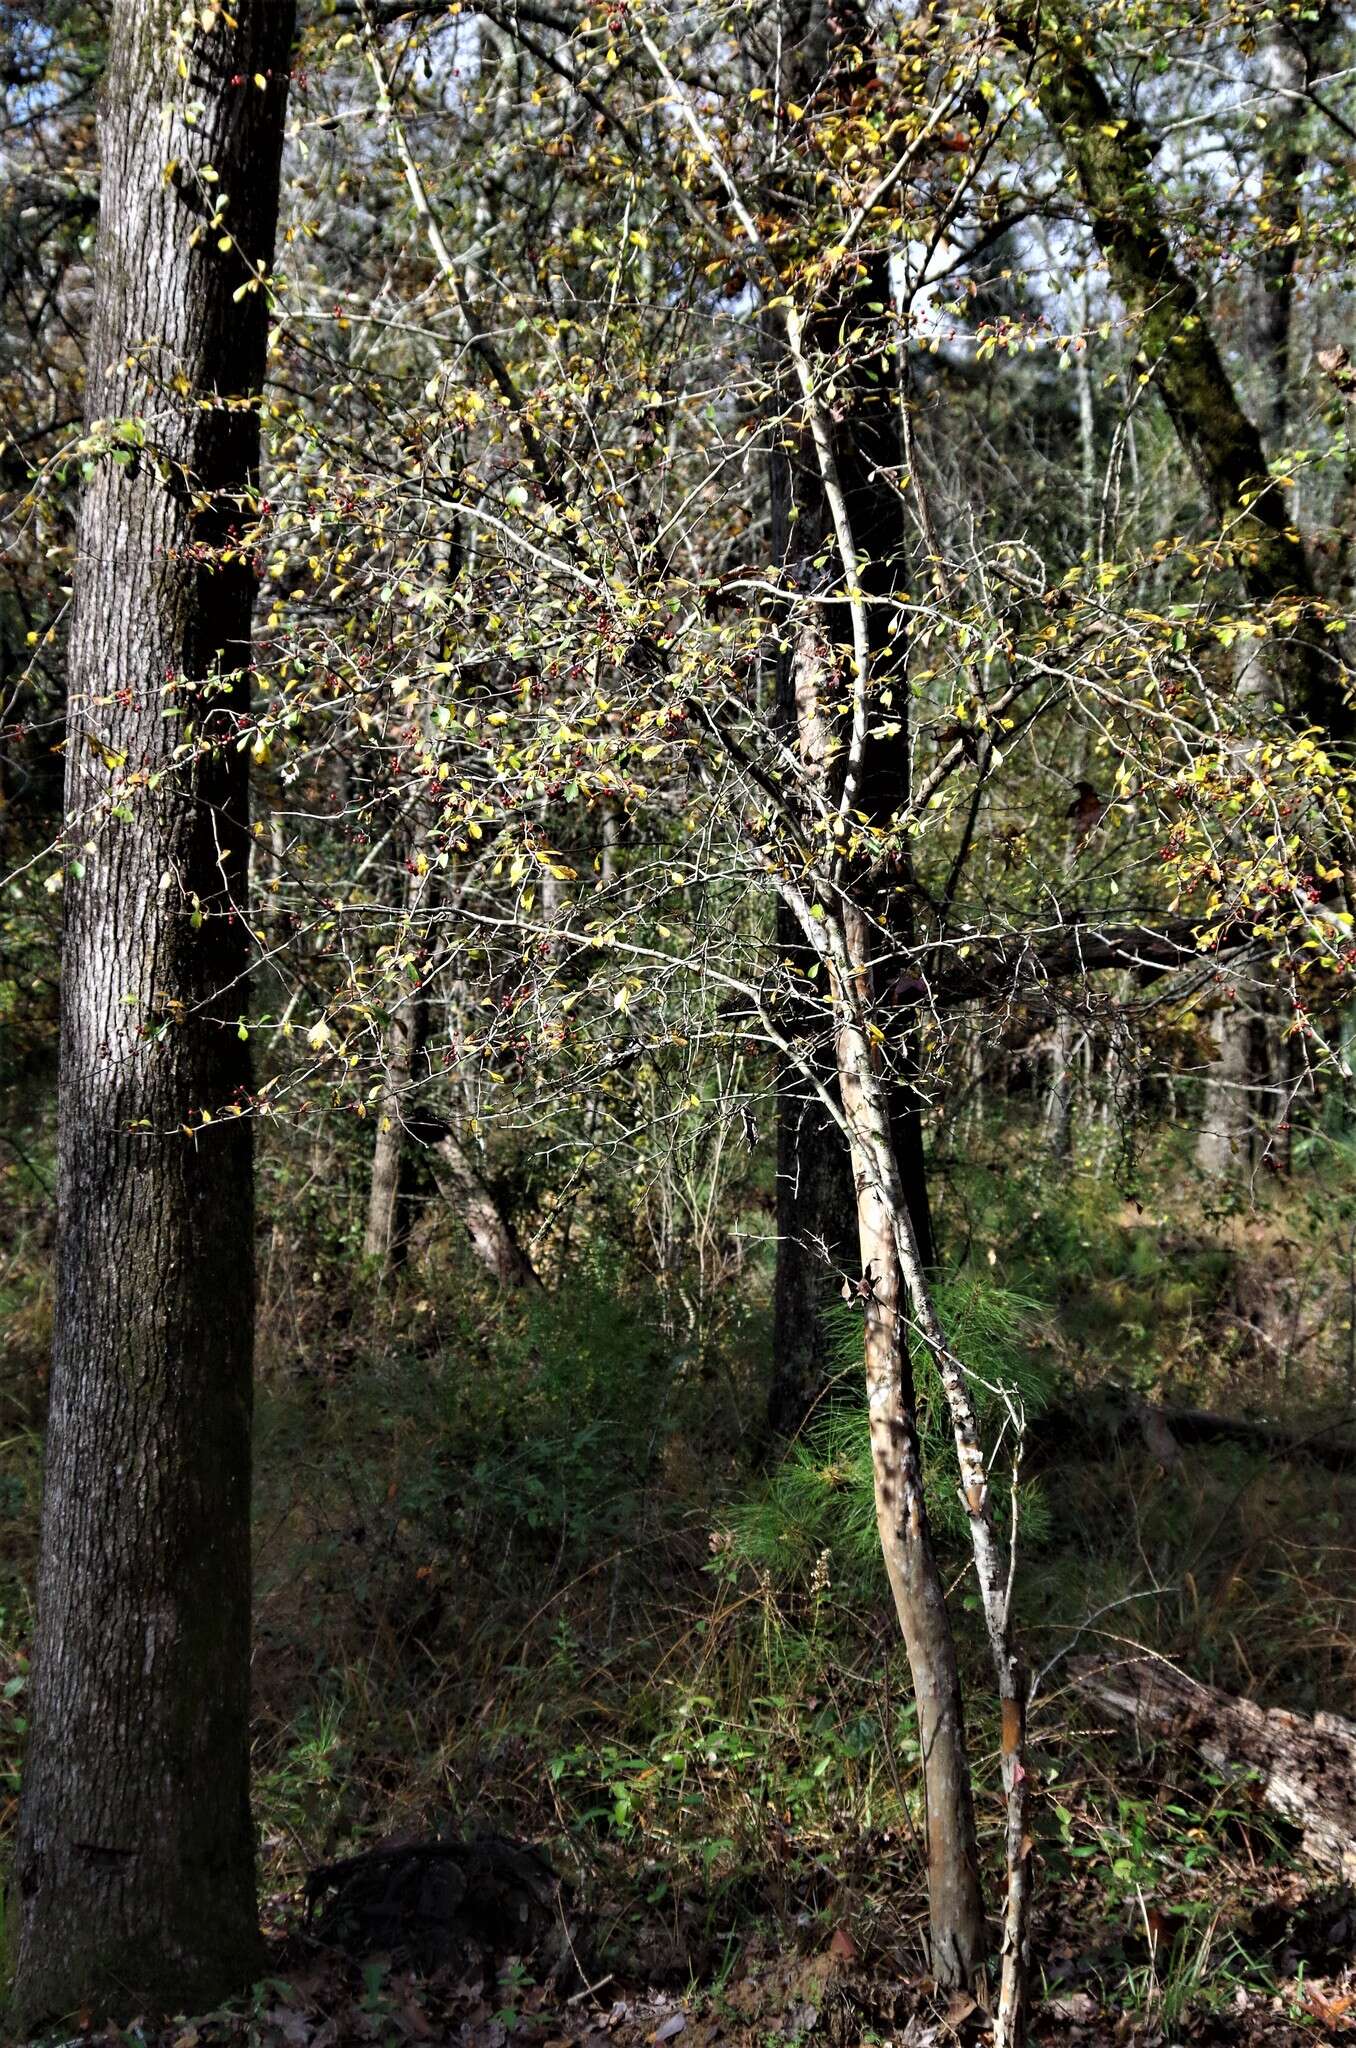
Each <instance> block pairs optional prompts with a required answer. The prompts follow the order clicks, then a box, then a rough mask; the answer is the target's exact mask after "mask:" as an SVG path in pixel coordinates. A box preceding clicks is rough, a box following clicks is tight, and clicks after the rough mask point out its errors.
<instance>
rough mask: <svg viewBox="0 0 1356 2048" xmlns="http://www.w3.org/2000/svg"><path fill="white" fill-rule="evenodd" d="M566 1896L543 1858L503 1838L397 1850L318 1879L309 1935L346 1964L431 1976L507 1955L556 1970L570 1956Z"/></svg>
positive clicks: (310, 1888)
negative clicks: (376, 1960) (405, 1967)
mask: <svg viewBox="0 0 1356 2048" xmlns="http://www.w3.org/2000/svg"><path fill="white" fill-rule="evenodd" d="M564 1892H565V1888H564V1886H563V1884H562V1882H561V1880H560V1879H559V1878H558V1877H557V1876H556V1874H555V1872H554V1871H553V1870H552V1869H551V1866H550V1865H549V1863H547V1862H546V1861H545V1859H544V1858H543V1857H541V1856H539V1855H538V1854H537V1853H536V1851H535V1850H534V1849H529V1848H525V1847H524V1846H523V1845H522V1844H521V1843H518V1842H509V1841H505V1840H504V1839H503V1838H502V1837H500V1836H497V1835H484V1836H481V1837H479V1838H478V1839H477V1840H475V1841H472V1842H439V1841H423V1842H407V1843H396V1844H391V1845H388V1846H384V1847H382V1848H378V1849H368V1850H365V1851H364V1852H363V1853H362V1854H361V1855H357V1856H346V1857H344V1858H342V1859H341V1860H340V1861H339V1862H337V1863H326V1864H323V1865H322V1866H321V1867H320V1869H318V1870H313V1871H312V1872H311V1875H310V1876H309V1877H308V1878H307V1880H306V1926H307V1928H308V1930H309V1931H310V1933H311V1934H313V1935H314V1936H315V1938H316V1939H317V1940H318V1941H323V1942H326V1943H328V1944H329V1945H330V1946H332V1947H334V1948H339V1949H342V1950H343V1951H344V1952H345V1954H347V1955H351V1956H356V1957H363V1956H370V1955H377V1954H380V1955H386V1956H390V1957H391V1959H392V1960H393V1961H396V1962H404V1963H409V1964H412V1965H413V1966H414V1967H415V1968H416V1969H419V1970H424V1971H431V1970H437V1969H442V1968H444V1967H446V1966H448V1965H455V1966H458V1967H461V1966H464V1965H465V1964H466V1963H467V1962H468V1961H469V1960H471V1959H472V1958H474V1959H476V1960H481V1961H486V1960H489V1959H493V1958H499V1957H503V1956H506V1955H517V1956H529V1955H530V1956H534V1957H536V1958H537V1959H538V1961H539V1962H544V1963H546V1964H548V1965H549V1966H550V1967H552V1968H554V1967H557V1966H558V1965H559V1964H560V1962H561V1961H562V1960H563V1959H564V1958H565V1956H566V1955H568V1953H569V1940H568V1937H567V1935H566V1932H565V1919H564Z"/></svg>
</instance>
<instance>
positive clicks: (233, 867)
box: [11, 0, 292, 2031]
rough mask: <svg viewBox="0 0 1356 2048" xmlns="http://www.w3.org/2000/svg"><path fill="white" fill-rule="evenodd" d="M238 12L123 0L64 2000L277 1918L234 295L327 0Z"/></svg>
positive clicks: (57, 1726) (64, 1674)
mask: <svg viewBox="0 0 1356 2048" xmlns="http://www.w3.org/2000/svg"><path fill="white" fill-rule="evenodd" d="M235 16H236V22H237V25H236V26H235V27H231V26H229V25H228V20H227V17H226V15H225V14H224V13H222V14H218V16H217V17H216V21H215V26H214V29H213V32H212V33H210V34H208V33H203V32H201V30H200V28H199V27H198V26H197V23H196V18H195V17H187V18H186V19H192V20H193V22H194V25H193V26H192V28H191V29H190V28H185V27H184V25H183V22H182V21H181V9H180V6H179V4H178V0H120V4H119V5H117V6H116V7H115V9H114V11H113V21H112V35H111V44H110V50H109V61H108V70H107V74H106V79H105V87H104V100H103V108H102V114H101V122H100V134H101V142H102V151H103V187H102V199H101V207H100V227H99V244H98V257H97V272H96V286H95V300H94V318H93V334H92V338H91V344H90V379H89V389H88V400H87V404H88V417H89V421H90V423H91V429H92V431H93V432H96V433H101V434H102V433H104V430H103V429H101V428H100V427H99V425H98V423H99V422H120V421H122V422H125V421H128V420H130V419H135V420H136V421H137V422H139V427H138V429H137V430H136V431H128V430H126V429H124V430H123V431H122V432H121V433H119V430H118V429H117V427H116V426H115V427H113V428H112V429H111V431H109V432H108V433H107V434H106V435H105V439H106V440H107V441H108V442H109V443H110V444H111V446H110V452H105V453H102V454H98V455H96V456H95V458H94V471H93V475H92V478H91V479H90V481H89V483H88V486H87V489H86V493H85V499H84V504H83V507H82V511H81V520H80V536H79V559H78V564H77V568H76V578H75V592H76V598H75V623H74V628H73V632H72V640H71V654H70V702H69V715H68V740H67V781H66V804H67V812H68V819H69V825H68V837H69V842H70V846H71V853H72V858H71V859H70V862H69V865H68V870H67V881H66V935H65V952H64V957H63V979H62V1006H61V1007H62V1035H61V1101H60V1225H59V1243H58V1274H57V1301H56V1330H55V1342H54V1353H53V1366H52V1385H51V1415H50V1421H49V1426H48V1441H47V1466H46V1495H45V1501H44V1509H43V1527H42V1551H41V1562H40V1570H39V1580H38V1630H37V1641H36V1647H35V1654H34V1678H33V1701H32V1722H33V1733H32V1739H31V1743H30V1748H29V1753H28V1758H27V1763H26V1767H25V1772H24V1786H23V1799H22V1805H21V1813H20V1828H19V1842H18V1849H17V1854H16V1858H15V1882H14V1886H13V1890H12V1894H11V1909H12V1914H13V1921H14V1927H15V1935H16V1937H17V1941H16V1947H17V1955H16V1958H15V1962H16V1969H15V1981H14V1989H13V1994H12V2008H11V2019H12V2021H13V2022H14V2023H15V2024H17V2025H18V2026H20V2027H21V2028H24V2029H25V2030H30V2031H31V2030H32V2029H33V2028H34V2027H35V2026H36V2025H37V2024H38V2023H39V2022H41V2021H44V2020H48V2019H54V2018H58V2017H60V2016H62V2015H65V2014H68V2013H70V2012H72V2011H73V2010H75V2009H76V2008H77V2007H80V2006H87V2007H89V2008H91V2009H92V2010H94V2011H95V2012H96V2013H101V2012H109V2011H112V2012H115V2013H117V2012H121V2013H123V2014H124V2015H126V2014H128V2013H132V2012H146V2011H152V2010H155V2009H162V2010H163V2009H166V2008H168V2009H170V2010H182V2009H183V2008H185V2007H187V2008H189V2009H201V2008H202V2007H203V2006H206V2005H209V2004H211V2003H212V2002H213V2001H214V2000H215V1999H217V1998H219V1997H220V1996H222V1995H223V1994H224V1993H227V1992H230V1991H235V1990H238V1989H239V1988H240V1987H241V1985H242V1983H244V1982H247V1981H248V1976H249V1972H250V1969H251V1967H252V1965H253V1963H254V1962H255V1959H256V1950H257V1943H258V1927H257V1919H256V1910H255V1893H254V1845H253V1836H252V1830H251V1824H250V1814H249V1797H248V1794H249V1778H248V1766H249V1724H248V1704H249V1701H248V1692H249V1655H250V1587H249V1570H250V1566H249V1429H250V1400H251V1391H250V1382H251V1368H252V1345H253V1244H252V1237H253V1208H252V1186H251V1139H250V1122H249V1117H248V1114H247V1112H248V1108H249V1086H250V1068H249V1058H248V1045H247V1043H246V1042H245V1041H244V1039H243V1038H242V1036H241V1030H240V1019H241V1015H242V1013H243V1011H244V1010H245V1008H246V985H245V979H246V974H247V971H248V966H249V944H250V942H249V938H248V933H247V930H246V923H245V911H246V903H245V888H246V878H247V865H248V815H247V803H248V791H247V781H246V777H247V761H248V755H247V754H246V753H244V752H241V751H239V750H238V749H237V745H236V740H237V725H238V721H239V720H240V719H241V716H242V714H243V713H244V712H245V711H246V709H247V706H248V702H249V677H248V662H249V639H250V614H251V608H252V604H253V598H254V590H255V583H254V575H253V571H252V569H251V567H250V566H249V563H248V561H247V560H242V559H241V557H240V555H239V554H236V555H235V557H234V559H233V560H230V561H227V560H226V559H225V558H224V554H223V550H224V549H227V548H228V543H229V539H230V536H231V530H232V528H234V527H235V526H237V525H238V524H244V523H246V522H247V521H248V519H249V517H250V513H251V506H252V502H253V492H254V487H255V480H256V472H257V465H258V454H259V426H258V418H257V413H256V410H255V408H254V406H253V405H251V404H250V403H249V402H248V401H249V400H250V398H251V397H252V396H253V395H254V394H256V393H257V392H258V390H259V389H260V386H261V384H262V380H263V375H264V361H265V349H266V340H267V304H266V298H265V295H264V293H263V292H262V291H259V290H254V291H248V290H247V291H246V292H245V293H244V294H243V296H242V297H241V298H240V299H239V300H237V299H236V298H235V296H234V294H235V293H236V291H237V289H238V287H240V286H241V285H242V284H245V283H246V282H247V280H248V279H249V278H250V277H251V275H253V274H255V273H256V272H257V271H258V270H259V269H260V268H263V269H267V267H268V265H269V264H270V262H271V260H272V252H273V241H274V232H275V226H276V217H277V204H278V173H279V160H280V154H281V147H282V134H283V117H284V109H285V104H286V93H287V74H288V64H289V52H290V45H291V39H292V8H291V6H290V4H289V0H235ZM176 37H178V38H180V40H179V41H178V42H176V40H175V39H176ZM181 54H182V58H183V61H184V65H185V67H186V70H187V74H188V82H187V83H186V82H185V81H184V80H183V79H181V77H180V74H179V71H178V59H179V57H180V55H181ZM256 73H258V74H259V75H260V77H261V78H262V79H263V81H264V83H263V86H262V88H260V87H259V86H257V85H256V84H255V83H254V82H253V80H254V76H255V74H256ZM232 80H241V81H243V82H242V83H232ZM190 93H191V95H192V97H193V99H195V100H196V101H197V102H198V105H199V110H200V111H199V116H198V119H197V121H196V123H195V124H193V125H192V126H190V125H189V124H188V123H187V122H186V121H185V120H184V118H183V114H182V107H183V103H184V101H185V98H186V97H187V95H188V94H190ZM167 109H168V110H169V111H168V118H167V115H166V110H167ZM171 161H172V162H173V165H174V168H173V169H172V170H171V171H170V173H169V175H168V176H167V175H166V165H167V163H170V162H171ZM207 167H211V168H212V169H213V170H214V171H215V173H216V176H215V179H207V178H205V177H204V176H203V172H204V171H205V169H206V168H207ZM223 197H229V200H230V207H229V224H230V234H231V236H232V241H231V245H230V247H228V248H226V249H222V248H221V247H219V242H220V240H221V237H222V234H223V232H224V229H223V228H222V227H220V226H219V227H217V228H216V229H215V230H214V229H212V228H211V226H210V222H211V216H212V214H213V211H214V209H215V208H216V207H217V206H218V205H219V203H220V201H221V199H222V198H223ZM242 400H243V401H245V402H243V403H240V402H239V401H242ZM141 435H144V446H140V447H138V446H137V442H138V439H139V438H140V436H141ZM112 448H118V449H120V451H121V455H122V457H123V458H124V459H123V460H118V459H115V456H114V454H113V452H112ZM170 712H176V713H177V714H178V715H177V716H174V717H171V716H168V715H167V714H168V713H170ZM119 811H121V812H122V814H123V815H121V816H120V815H119V814H118V813H119ZM129 813H130V816H129V815H127V814H129ZM209 1119H210V1121H209ZM190 1127H191V1135H190Z"/></svg>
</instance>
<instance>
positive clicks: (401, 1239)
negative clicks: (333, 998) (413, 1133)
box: [363, 827, 431, 1272]
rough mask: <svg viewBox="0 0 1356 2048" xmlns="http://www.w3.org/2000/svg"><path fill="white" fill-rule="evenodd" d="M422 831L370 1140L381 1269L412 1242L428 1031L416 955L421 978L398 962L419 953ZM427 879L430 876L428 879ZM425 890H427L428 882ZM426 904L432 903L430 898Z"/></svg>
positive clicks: (369, 1237)
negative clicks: (410, 1137)
mask: <svg viewBox="0 0 1356 2048" xmlns="http://www.w3.org/2000/svg"><path fill="white" fill-rule="evenodd" d="M424 837H425V835H424V833H423V832H422V831H421V830H420V829H418V827H416V829H415V830H414V831H413V832H412V833H411V834H410V835H409V840H408V845H409V849H410V850H409V854H408V856H407V863H408V865H407V870H406V877H405V889H404V897H405V914H404V918H403V919H402V922H401V929H400V933H399V936H398V937H397V939H396V943H395V945H394V947H393V949H392V950H393V954H394V955H395V958H393V960H392V962H391V969H390V971H391V973H392V975H394V976H397V977H398V978H399V989H398V992H397V993H396V995H395V996H394V997H393V999H392V1002H391V1013H390V1020H389V1022H388V1024H387V1027H386V1072H385V1074H384V1076H383V1077H382V1091H381V1094H380V1096H379V1097H378V1099H377V1129H376V1136H375V1138H374V1140H373V1144H372V1173H371V1178H370V1180H369V1182H368V1193H367V1224H366V1228H365V1230H364V1233H363V1252H364V1254H365V1256H366V1257H367V1258H369V1259H376V1260H377V1261H379V1263H380V1265H381V1267H382V1269H383V1270H384V1271H388V1272H390V1271H394V1270H395V1269H396V1268H397V1267H399V1266H401V1265H403V1264H404V1261H405V1253H406V1249H407V1247H408V1244H409V1233H410V1220H411V1218H410V1210H411V1206H412V1199H411V1198H412V1190H411V1185H410V1183H411V1165H412V1161H411V1157H410V1148H409V1145H408V1143H407V1142H406V1125H407V1122H408V1119H409V1116H410V1091H411V1084H412V1083H413V1081H414V1078H415V1069H416V1064H417V1063H419V1062H420V1059H421V1054H422V1053H423V1049H424V1042H425V1039H426V1038H427V1035H428V994H427V989H426V987H425V986H424V978H423V969H422V967H420V966H419V965H418V964H417V961H415V962H411V963H410V967H413V970H414V972H415V973H416V974H417V975H418V979H417V980H415V981H411V979H410V967H406V966H402V965H401V964H400V960H401V958H402V957H403V956H405V955H407V954H409V953H411V952H414V953H416V954H417V951H418V946H417V941H416V936H415V929H414V924H413V918H412V913H413V912H414V911H415V909H416V908H417V907H418V903H419V895H420V889H421V882H420V877H419V875H418V873H417V870H416V865H415V863H416V859H417V856H418V853H419V851H420V849H421V847H422V845H423V840H424ZM427 880H428V878H427V877H426V878H425V884H427ZM425 893H426V894H428V893H429V892H428V890H427V887H426V889H425ZM425 907H426V908H429V907H431V905H430V904H428V903H426V905H425Z"/></svg>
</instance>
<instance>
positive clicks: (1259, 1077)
mask: <svg viewBox="0 0 1356 2048" xmlns="http://www.w3.org/2000/svg"><path fill="white" fill-rule="evenodd" d="M1297 29H1298V24H1295V23H1286V24H1285V25H1284V26H1282V25H1280V24H1273V25H1272V26H1271V27H1270V28H1267V29H1265V30H1264V31H1263V33H1262V35H1261V37H1260V38H1259V43H1258V61H1259V66H1260V70H1261V83H1262V88H1263V89H1262V95H1261V100H1262V110H1263V111H1262V114H1261V116H1260V117H1259V118H1262V119H1263V120H1264V122H1265V126H1264V129H1263V133H1262V138H1261V156H1262V198H1261V207H1260V209H1259V210H1260V211H1261V212H1262V213H1263V214H1265V215H1266V217H1267V218H1268V219H1269V220H1270V222H1271V229H1270V235H1269V239H1268V240H1267V242H1266V243H1265V244H1264V246H1263V247H1262V248H1260V249H1259V250H1258V252H1257V254H1256V256H1255V258H1254V260H1253V263H1252V266H1251V272H1250V274H1249V275H1248V276H1247V277H1246V278H1245V279H1244V285H1243V339H1244V344H1245V353H1246V355H1247V358H1248V360H1249V362H1250V363H1251V365H1252V367H1253V381H1254V387H1255V392H1256V397H1255V401H1254V405H1253V410H1254V413H1255V416H1256V419H1257V425H1258V429H1259V432H1260V434H1261V437H1262V442H1263V445H1264V447H1265V448H1266V449H1267V450H1268V451H1269V452H1270V453H1272V454H1276V453H1278V452H1279V450H1280V449H1281V448H1282V447H1283V446H1284V443H1285V436H1286V432H1287V426H1288V421H1289V413H1290V404H1289V400H1290V374H1291V373H1290V335H1291V327H1292V324H1293V323H1292V319H1291V314H1292V310H1293V307H1294V297H1295V260H1296V254H1297V250H1298V237H1299V229H1300V225H1301V185H1302V180H1303V176H1304V170H1305V165H1306V163H1307V160H1308V155H1307V151H1306V150H1305V148H1304V144H1303V127H1304V120H1305V116H1306V114H1307V112H1308V103H1307V101H1306V99H1305V96H1304V86H1305V82H1306V77H1307V72H1308V63H1307V59H1306V55H1305V43H1304V41H1302V40H1301V37H1300V35H1299V34H1298V33H1297ZM1315 33H1321V30H1320V31H1312V30H1311V36H1312V35H1313V34H1315ZM1276 687H1277V686H1276V681H1275V679H1274V677H1273V676H1272V674H1271V670H1270V665H1269V663H1268V661H1267V659H1266V643H1265V642H1263V643H1262V644H1261V646H1259V645H1258V643H1257V642H1255V641H1252V640H1243V641H1240V642H1238V643H1237V645H1236V648H1235V661H1234V689H1235V692H1236V694H1237V696H1238V697H1239V699H1240V701H1247V700H1251V701H1252V702H1254V703H1256V704H1259V705H1264V704H1265V703H1267V702H1268V701H1269V700H1270V699H1271V698H1273V697H1274V696H1275V695H1276ZM1257 994H1258V1001H1259V1003H1260V1007H1261V1009H1262V1012H1263V1015H1262V1017H1261V1018H1260V1019H1259V1018H1258V1017H1257V1016H1255V1015H1254V1014H1253V1011H1252V1009H1251V1008H1249V1007H1248V1006H1245V1005H1244V1004H1242V1003H1239V1002H1234V1003H1233V1004H1230V1005H1228V1006H1226V1007H1224V1008H1222V1009H1220V1010H1219V1011H1218V1012H1217V1014H1216V1015H1215V1017H1214V1018H1213V1019H1212V1035H1213V1038H1214V1041H1215V1046H1216V1057H1215V1060H1214V1063H1213V1065H1212V1067H1211V1070H1210V1073H1209V1074H1208V1076H1207V1078H1206V1085H1205V1102H1204V1107H1203V1112H1202V1118H1201V1132H1200V1137H1199V1139H1198V1141H1197V1145H1196V1163H1197V1165H1198V1166H1199V1167H1200V1168H1201V1169H1202V1171H1203V1172H1205V1173H1207V1174H1209V1175H1210V1176H1211V1177H1212V1178H1216V1179H1217V1178H1219V1177H1220V1176H1221V1175H1223V1174H1227V1173H1228V1172H1230V1171H1231V1170H1237V1168H1238V1167H1240V1166H1244V1167H1246V1166H1248V1165H1250V1164H1254V1163H1255V1162H1256V1160H1257V1158H1258V1156H1259V1152H1260V1150H1261V1149H1262V1147H1263V1146H1264V1145H1265V1146H1266V1149H1267V1150H1268V1152H1269V1153H1270V1155H1271V1157H1272V1159H1273V1162H1277V1163H1280V1162H1284V1163H1286V1164H1288V1162H1289V1157H1290V1147H1289V1144H1288V1132H1283V1131H1279V1130H1278V1129H1277V1126H1278V1125H1279V1124H1281V1123H1283V1122H1286V1121H1288V1103H1287V1090H1286V1086H1285V1069H1286V1060H1285V1056H1284V1045H1283V1043H1282V1041H1281V1038H1280V1031H1279V1028H1278V1027H1279V1013H1280V1011H1281V1008H1282V1005H1283V1001H1284V998H1283V992H1282V990H1281V988H1280V987H1279V986H1278V985H1277V984H1275V983H1273V984H1271V985H1270V986H1269V987H1267V988H1264V989H1260V990H1258V992H1257ZM1272 1027H1276V1028H1272ZM1278 1053H1279V1054H1280V1058H1279V1060H1277V1059H1276V1058H1275V1057H1274V1055H1276V1054H1278Z"/></svg>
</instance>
